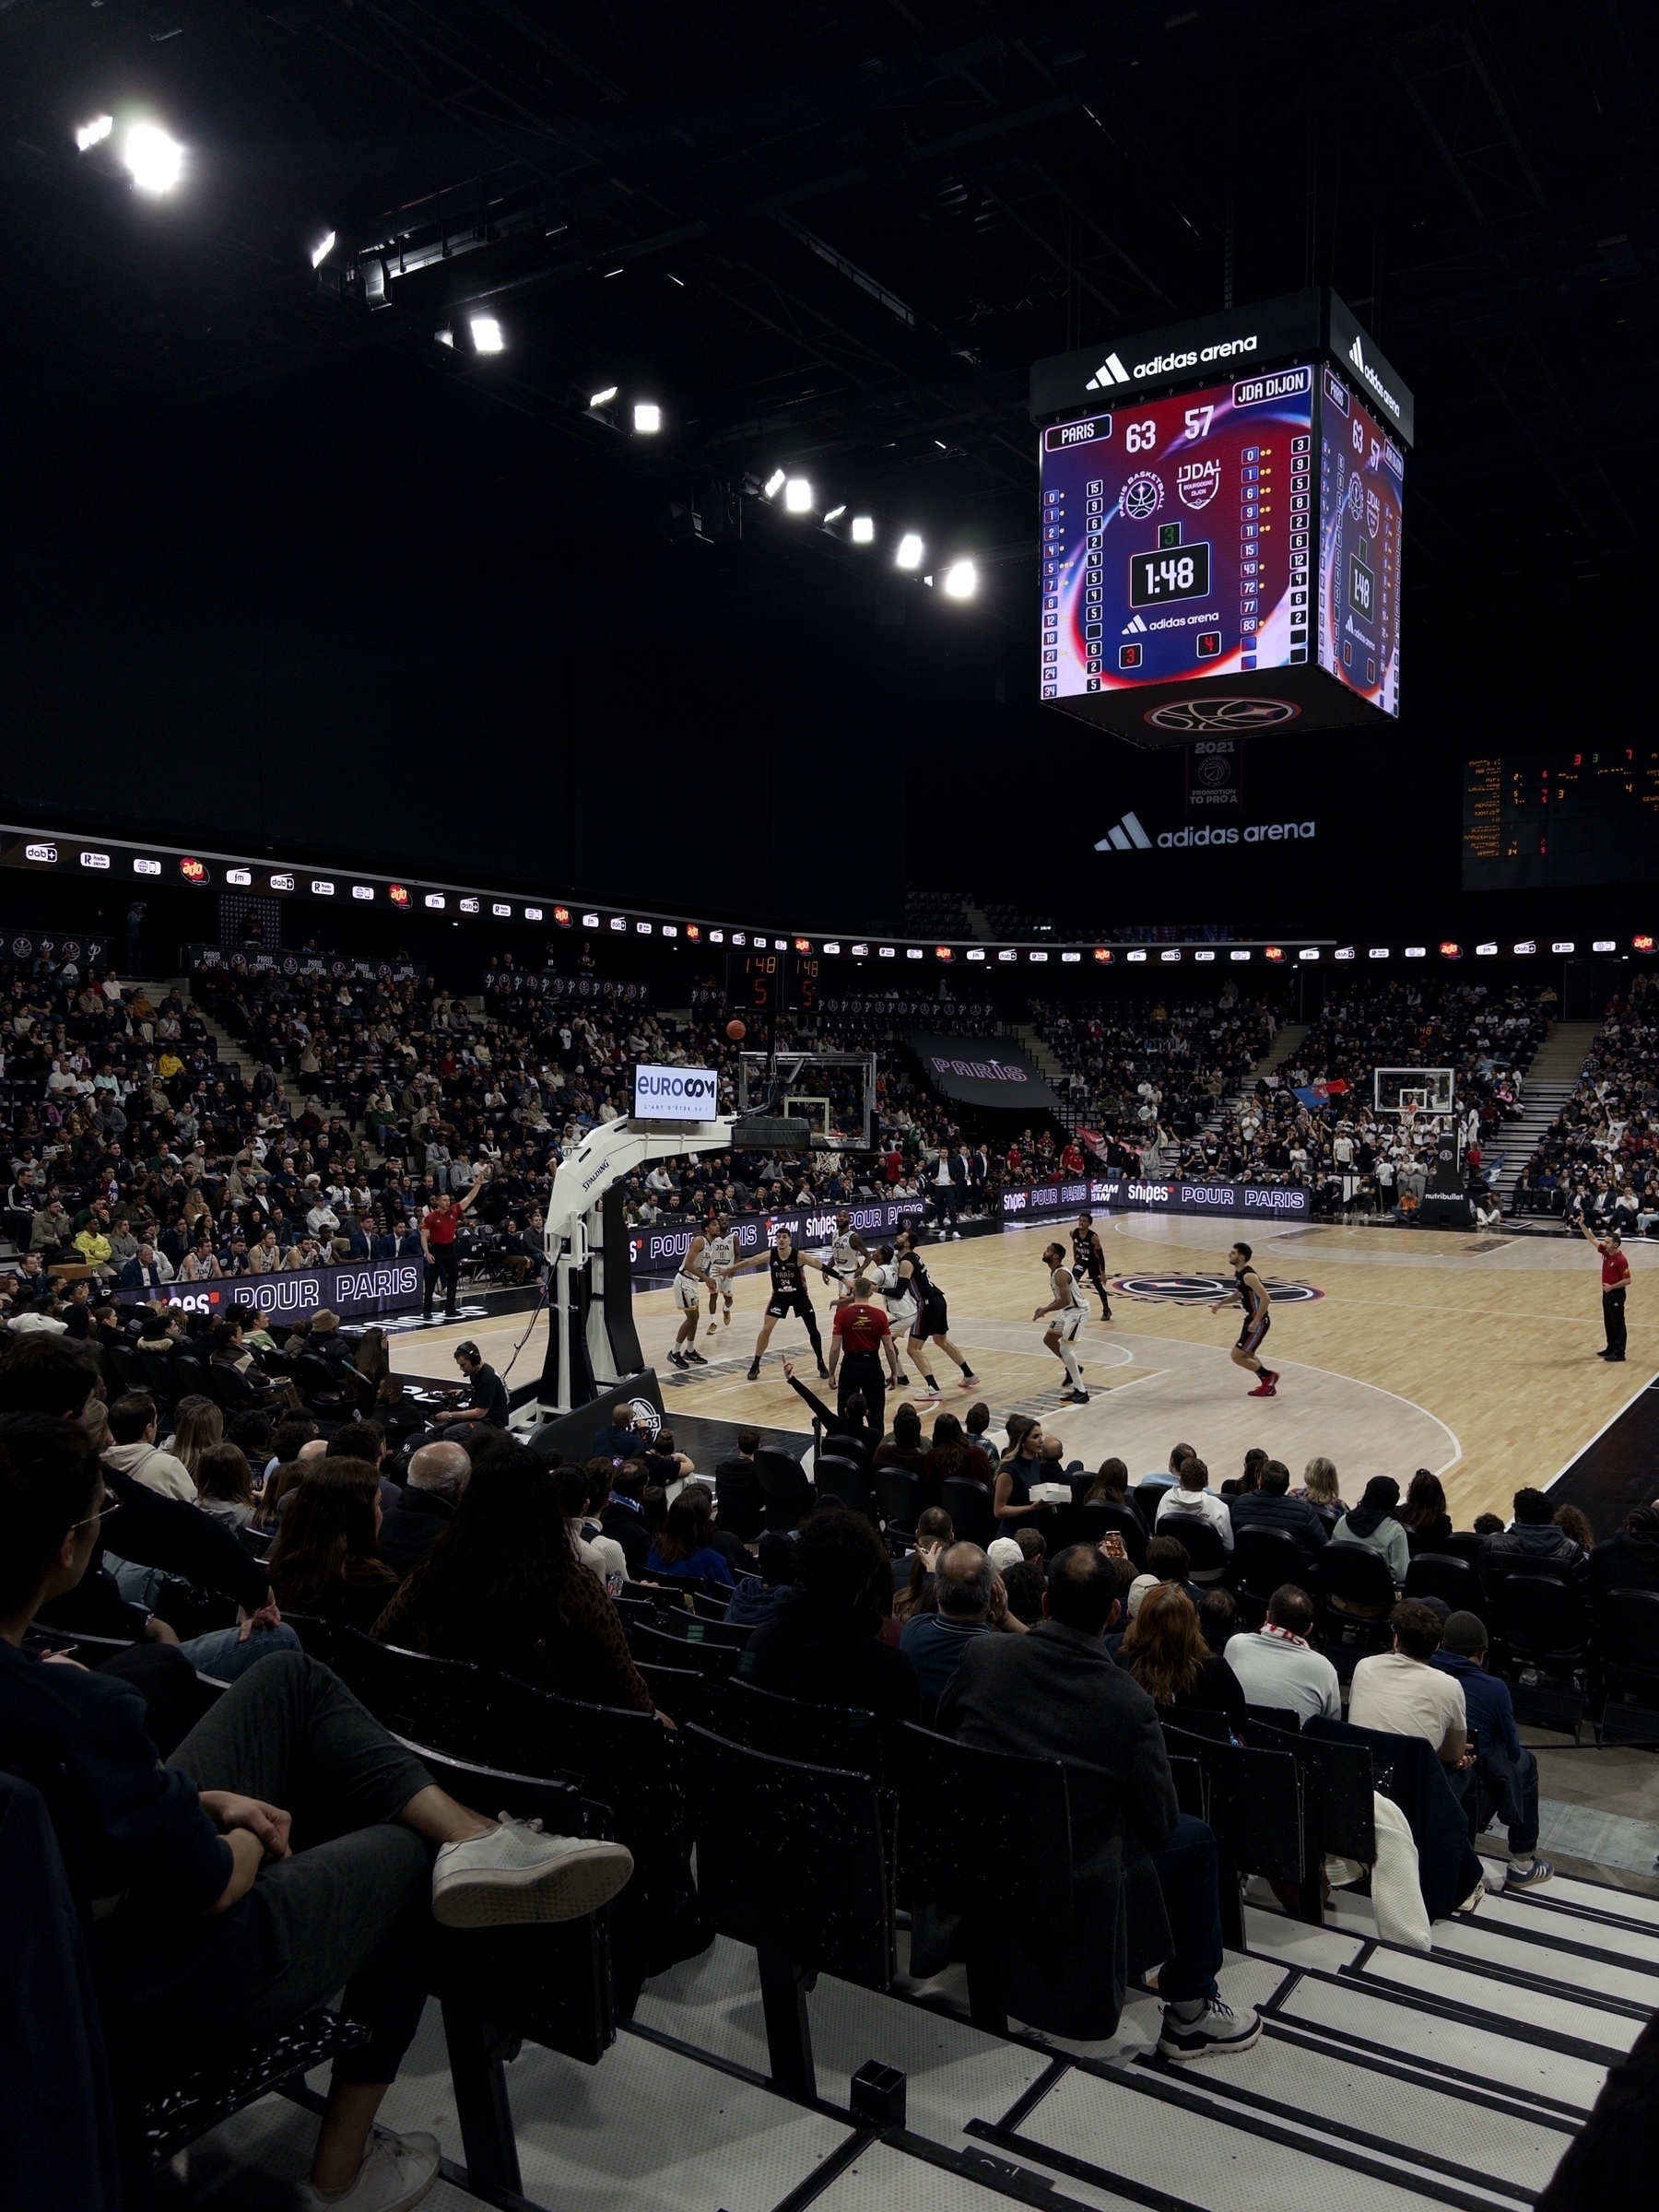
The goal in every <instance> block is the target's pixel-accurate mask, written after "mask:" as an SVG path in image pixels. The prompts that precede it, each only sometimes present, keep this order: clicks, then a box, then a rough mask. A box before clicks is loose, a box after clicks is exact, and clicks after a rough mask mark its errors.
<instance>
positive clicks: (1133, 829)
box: [1095, 811, 1152, 853]
mask: <svg viewBox="0 0 1659 2212" xmlns="http://www.w3.org/2000/svg"><path fill="white" fill-rule="evenodd" d="M1151 850H1152V840H1151V839H1150V838H1149V837H1148V836H1147V833H1146V831H1145V830H1143V829H1142V828H1141V826H1140V823H1139V822H1138V821H1137V820H1136V818H1135V814H1134V813H1133V811H1131V812H1130V813H1128V814H1126V815H1124V818H1123V820H1122V821H1121V822H1118V823H1115V824H1114V825H1113V827H1112V829H1110V830H1107V832H1106V834H1105V836H1104V837H1100V838H1097V839H1096V840H1095V851H1096V852H1097V853H1129V852H1135V851H1138V852H1142V853H1149V852H1150V851H1151Z"/></svg>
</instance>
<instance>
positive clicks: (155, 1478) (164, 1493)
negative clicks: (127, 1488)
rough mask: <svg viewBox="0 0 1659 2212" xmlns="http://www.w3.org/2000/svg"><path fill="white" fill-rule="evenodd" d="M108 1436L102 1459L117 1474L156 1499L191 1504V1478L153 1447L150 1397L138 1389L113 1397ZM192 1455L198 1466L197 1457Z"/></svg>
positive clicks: (153, 1404) (187, 1471) (185, 1469)
mask: <svg viewBox="0 0 1659 2212" xmlns="http://www.w3.org/2000/svg"><path fill="white" fill-rule="evenodd" d="M110 1434H111V1436H112V1437H113V1439H114V1440H115V1441H114V1442H113V1443H112V1445H111V1447H110V1449H109V1451H108V1452H107V1453H105V1454H104V1458H105V1463H106V1465H109V1466H112V1467H113V1468H114V1469H115V1471H116V1473H117V1474H120V1475H130V1476H131V1477H132V1478H133V1480H134V1481H135V1482H141V1483H142V1484H143V1485H144V1487H145V1488H146V1489H147V1490H154V1491H155V1493H156V1495H157V1497H158V1498H176V1499H178V1500H180V1502H181V1503H182V1504H184V1505H194V1504H195V1502H196V1498H197V1491H196V1482H195V1477H194V1475H193V1474H192V1473H191V1472H190V1469H189V1468H188V1467H187V1466H185V1465H184V1464H183V1462H182V1460H181V1459H179V1458H177V1457H175V1455H174V1454H173V1453H171V1452H163V1451H161V1450H160V1449H159V1446H158V1445H157V1442H156V1401H155V1400H154V1398H152V1397H149V1396H147V1394H145V1393H144V1392H143V1391H141V1390H129V1391H128V1392H127V1393H126V1394H125V1395H124V1396H123V1397H119V1398H117V1399H116V1401H115V1403H114V1405H113V1406H111V1408H110ZM175 1441H176V1440H175ZM196 1456H197V1459H198V1463H199V1459H200V1454H199V1453H198V1454H197V1455H196Z"/></svg>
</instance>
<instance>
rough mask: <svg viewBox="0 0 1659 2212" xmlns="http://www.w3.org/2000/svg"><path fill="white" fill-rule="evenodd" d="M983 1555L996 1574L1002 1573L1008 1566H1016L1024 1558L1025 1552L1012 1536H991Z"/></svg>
mask: <svg viewBox="0 0 1659 2212" xmlns="http://www.w3.org/2000/svg"><path fill="white" fill-rule="evenodd" d="M985 1557H986V1558H987V1559H989V1560H990V1562H991V1564H992V1566H993V1567H994V1568H995V1570H996V1571H997V1573H998V1574H1004V1573H1006V1571H1007V1570H1008V1569H1009V1568H1010V1567H1018V1565H1019V1564H1020V1562H1021V1560H1022V1559H1024V1558H1025V1553H1024V1552H1023V1551H1021V1550H1020V1548H1019V1547H1018V1544H1016V1542H1015V1541H1014V1539H1013V1537H1012V1536H996V1537H994V1538H993V1540H992V1543H991V1547H990V1549H989V1551H987V1553H986V1554H985Z"/></svg>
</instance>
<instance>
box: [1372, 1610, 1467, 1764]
mask: <svg viewBox="0 0 1659 2212" xmlns="http://www.w3.org/2000/svg"><path fill="white" fill-rule="evenodd" d="M1388 1619H1389V1626H1390V1627H1391V1628H1392V1629H1393V1630H1394V1649H1393V1651H1392V1652H1374V1653H1372V1654H1371V1657H1370V1658H1369V1659H1361V1660H1360V1662H1359V1665H1357V1666H1356V1667H1355V1669H1354V1678H1353V1681H1352V1683H1351V1684H1350V1685H1349V1688H1348V1716H1347V1717H1348V1719H1349V1721H1350V1722H1351V1723H1352V1724H1353V1725H1354V1726H1355V1727H1356V1728H1377V1729H1380V1730H1381V1731H1382V1733H1383V1735H1420V1736H1421V1737H1422V1738H1423V1741H1424V1742H1425V1743H1427V1744H1431V1745H1432V1746H1433V1747H1434V1750H1435V1754H1436V1756H1437V1757H1438V1759H1440V1762H1441V1765H1442V1766H1443V1767H1446V1768H1448V1769H1450V1770H1451V1771H1452V1773H1453V1775H1461V1774H1462V1773H1463V1772H1464V1771H1465V1769H1466V1768H1467V1767H1468V1766H1469V1765H1471V1764H1472V1763H1473V1761H1472V1759H1470V1758H1469V1757H1468V1755H1467V1744H1468V1714H1467V1711H1466V1708H1465V1702H1464V1693H1463V1685H1462V1684H1461V1683H1460V1682H1458V1681H1456V1680H1454V1679H1453V1677H1451V1676H1450V1675H1448V1674H1446V1673H1444V1672H1443V1671H1442V1670H1441V1669H1440V1668H1438V1667H1435V1666H1432V1665H1430V1661H1431V1660H1432V1659H1433V1657H1434V1654H1435V1653H1436V1652H1437V1651H1438V1650H1439V1649H1440V1640H1441V1624H1440V1622H1439V1621H1438V1620H1437V1619H1436V1618H1435V1617H1434V1615H1433V1614H1432V1613H1431V1612H1430V1610H1429V1607H1428V1606H1425V1605H1420V1604H1418V1600H1417V1599H1416V1598H1412V1597H1407V1598H1403V1599H1402V1600H1401V1601H1400V1603H1399V1604H1398V1605H1397V1606H1395V1607H1394V1611H1393V1612H1392V1613H1391V1614H1390V1615H1389V1617H1388Z"/></svg>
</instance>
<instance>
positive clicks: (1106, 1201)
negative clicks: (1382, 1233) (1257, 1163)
mask: <svg viewBox="0 0 1659 2212" xmlns="http://www.w3.org/2000/svg"><path fill="white" fill-rule="evenodd" d="M1084 1206H1088V1207H1089V1208H1090V1210H1091V1211H1092V1210H1093V1209H1094V1208H1095V1207H1097V1206H1103V1207H1105V1209H1106V1210H1107V1211H1108V1212H1109V1213H1111V1212H1114V1211H1130V1212H1136V1213H1157V1214H1184V1215H1186V1216H1187V1217H1188V1218H1189V1219H1190V1218H1194V1217H1202V1216H1204V1215H1206V1214H1213V1215H1215V1216H1217V1218H1221V1219H1226V1218H1238V1217H1240V1216H1242V1217H1244V1218H1247V1219H1248V1218H1253V1219H1256V1220H1275V1219H1277V1220H1281V1221H1310V1220H1312V1218H1313V1194H1312V1191H1310V1190H1305V1189H1303V1188H1302V1187H1301V1186H1300V1184H1294V1183H1277V1182H1140V1181H1138V1180H1136V1179H1135V1177H1133V1176H1129V1175H1097V1176H1094V1177H1091V1178H1090V1179H1089V1180H1088V1182H1085V1181H1084V1180H1083V1179H1082V1178H1081V1177H1079V1178H1078V1179H1077V1181H1076V1182H1033V1183H1029V1184H1027V1185H1026V1186H1025V1187H1024V1188H1023V1189H1016V1190H1011V1191H1005V1192H1004V1193H1003V1195H1002V1216H1003V1224H1004V1227H1005V1228H1013V1229H1018V1226H1019V1224H1020V1223H1021V1222H1022V1221H1033V1220H1036V1221H1046V1220H1048V1219H1050V1218H1052V1217H1053V1216H1054V1215H1056V1214H1068V1213H1073V1212H1078V1211H1081V1209H1082V1208H1083V1207H1084Z"/></svg>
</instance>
